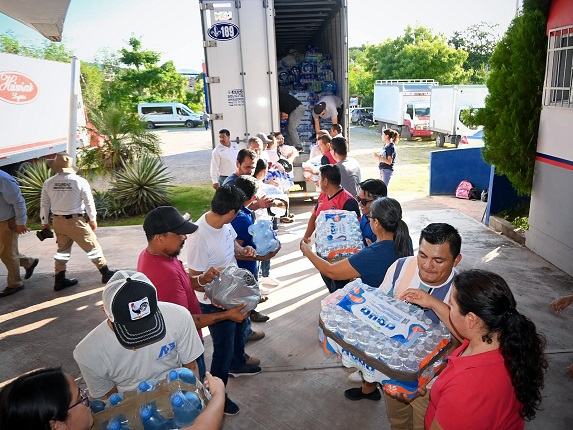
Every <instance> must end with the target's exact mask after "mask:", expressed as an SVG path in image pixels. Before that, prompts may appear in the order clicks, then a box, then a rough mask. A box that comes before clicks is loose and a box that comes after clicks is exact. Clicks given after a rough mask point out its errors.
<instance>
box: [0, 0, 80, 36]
mask: <svg viewBox="0 0 573 430" xmlns="http://www.w3.org/2000/svg"><path fill="white" fill-rule="evenodd" d="M70 1H71V0H0V12H1V13H3V14H4V15H7V16H9V17H11V18H14V19H15V20H17V21H20V22H21V23H22V24H24V25H27V26H28V27H30V28H33V29H34V30H36V31H38V32H39V33H40V34H42V35H43V36H44V37H46V38H48V39H50V40H51V41H53V42H61V41H62V31H63V30H64V20H65V19H66V13H67V12H68V7H69V6H70Z"/></svg>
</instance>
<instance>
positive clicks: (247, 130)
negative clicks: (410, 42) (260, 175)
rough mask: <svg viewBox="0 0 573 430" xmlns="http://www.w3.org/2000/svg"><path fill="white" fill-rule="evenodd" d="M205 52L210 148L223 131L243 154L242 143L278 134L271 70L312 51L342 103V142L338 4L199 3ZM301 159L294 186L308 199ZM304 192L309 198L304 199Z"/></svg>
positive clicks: (344, 64) (334, 0)
mask: <svg viewBox="0 0 573 430" xmlns="http://www.w3.org/2000/svg"><path fill="white" fill-rule="evenodd" d="M199 3H200V9H201V14H202V26H203V44H204V48H205V63H206V75H207V77H206V82H207V96H208V99H209V104H210V116H211V121H212V133H213V142H214V144H215V143H216V142H217V141H218V137H217V132H218V131H219V130H220V129H223V128H225V129H228V130H229V131H230V132H231V140H233V141H235V142H237V143H238V144H239V146H240V147H244V145H245V144H246V142H247V141H248V139H249V137H250V136H254V135H256V134H257V133H259V132H264V133H269V132H271V131H278V130H280V122H281V113H280V111H279V98H278V96H279V83H278V76H277V62H278V60H279V59H281V58H283V57H285V56H287V55H288V54H292V53H293V52H295V51H296V52H300V53H304V52H305V51H306V50H307V46H309V45H312V46H314V47H317V48H318V49H319V51H320V52H321V53H324V54H329V55H330V56H331V57H332V71H333V72H334V76H335V80H336V95H337V96H338V97H340V98H341V99H342V100H343V102H344V115H343V118H342V121H341V125H342V126H343V134H344V135H345V136H348V101H349V100H348V99H349V96H348V43H347V29H348V25H347V6H346V0H316V1H312V2H309V1H305V0H264V1H263V0H242V1H240V2H235V1H233V2H230V1H219V0H200V1H199ZM307 159H308V153H301V155H300V156H299V157H298V159H297V160H296V161H295V164H294V181H295V183H297V184H299V185H300V186H301V187H302V189H303V192H301V193H291V197H308V196H315V195H316V194H315V187H314V186H313V185H312V183H307V182H305V181H304V178H303V176H302V168H301V164H302V162H303V161H306V160H307ZM307 185H310V186H309V187H308V191H309V193H307Z"/></svg>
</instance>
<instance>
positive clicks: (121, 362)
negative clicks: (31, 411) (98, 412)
mask: <svg viewBox="0 0 573 430" xmlns="http://www.w3.org/2000/svg"><path fill="white" fill-rule="evenodd" d="M102 298H103V308H104V312H105V314H106V316H107V319H106V320H105V321H104V322H102V323H101V324H99V325H98V326H97V327H96V328H94V329H93V330H92V331H91V332H90V333H88V334H87V335H86V337H84V338H83V339H82V340H81V342H80V343H79V344H78V345H77V346H76V349H75V350H74V359H75V360H76V362H77V363H78V366H79V368H80V371H81V372H82V376H83V377H84V380H85V381H86V384H87V386H88V388H89V390H90V395H91V396H92V397H104V396H105V397H109V396H111V395H112V394H113V393H117V392H119V393H123V392H125V391H132V390H135V389H137V386H138V385H139V383H140V382H141V381H143V380H148V379H163V378H165V376H166V375H167V374H168V373H169V371H170V370H172V369H175V368H178V367H182V366H183V367H187V368H189V369H191V370H192V371H193V372H194V373H195V375H196V377H197V379H199V371H198V368H197V364H196V362H195V360H196V359H197V357H199V356H200V355H201V354H203V344H202V342H201V339H199V335H198V334H197V330H196V329H195V324H194V323H193V317H192V316H191V314H190V313H189V311H188V310H187V309H186V308H184V307H183V306H179V305H175V304H173V303H167V302H159V301H158V300H157V291H156V289H155V286H154V285H153V284H152V283H151V281H150V280H149V279H148V278H147V276H145V275H144V274H143V273H140V272H135V271H131V270H120V271H118V272H117V273H115V274H114V275H113V276H112V278H111V279H110V280H109V282H108V283H107V285H106V286H105V288H104V290H103V293H102Z"/></svg>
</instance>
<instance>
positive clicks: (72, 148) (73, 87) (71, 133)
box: [67, 57, 80, 163]
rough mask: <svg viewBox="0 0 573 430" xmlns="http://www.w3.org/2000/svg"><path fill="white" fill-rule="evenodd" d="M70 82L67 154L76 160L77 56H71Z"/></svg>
mask: <svg viewBox="0 0 573 430" xmlns="http://www.w3.org/2000/svg"><path fill="white" fill-rule="evenodd" d="M71 60H72V63H71V72H72V76H71V82H70V121H69V127H68V148H67V151H68V155H69V156H70V157H72V159H73V160H74V163H75V161H76V147H77V146H78V143H77V139H78V138H77V136H78V84H79V79H78V77H79V73H78V70H79V64H80V62H79V61H78V59H77V57H71Z"/></svg>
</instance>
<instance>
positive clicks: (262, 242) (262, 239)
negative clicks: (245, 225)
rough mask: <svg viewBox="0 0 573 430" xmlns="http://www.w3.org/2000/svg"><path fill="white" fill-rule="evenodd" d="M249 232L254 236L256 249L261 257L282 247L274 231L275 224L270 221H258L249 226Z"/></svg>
mask: <svg viewBox="0 0 573 430" xmlns="http://www.w3.org/2000/svg"><path fill="white" fill-rule="evenodd" d="M248 231H249V234H250V235H251V236H253V242H255V249H256V250H257V254H258V255H260V256H264V255H267V254H268V253H269V252H273V251H275V250H276V249H277V248H278V247H279V246H280V242H279V240H278V239H277V235H276V233H275V232H274V231H273V223H272V222H271V221H269V220H268V219H257V220H256V221H255V223H254V224H253V225H250V226H249V229H248Z"/></svg>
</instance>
